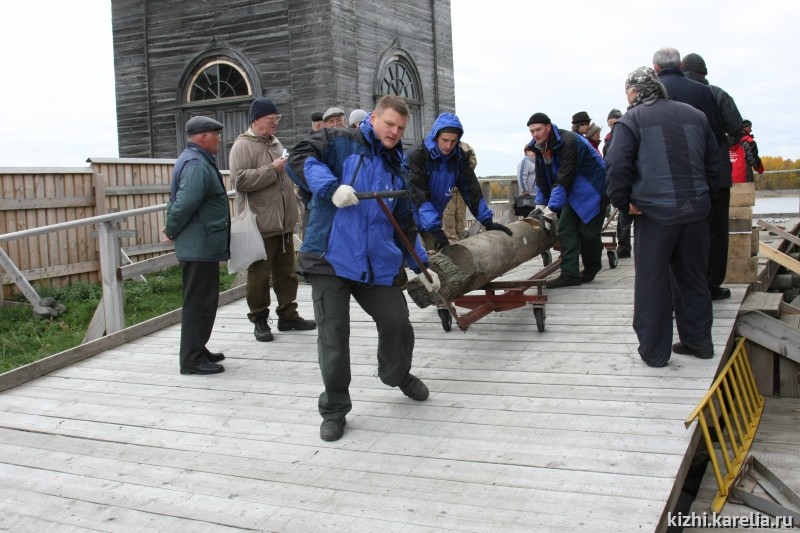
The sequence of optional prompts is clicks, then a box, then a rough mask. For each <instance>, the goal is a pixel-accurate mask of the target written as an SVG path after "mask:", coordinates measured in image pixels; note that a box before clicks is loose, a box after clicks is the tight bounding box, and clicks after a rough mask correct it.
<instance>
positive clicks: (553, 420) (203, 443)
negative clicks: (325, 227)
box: [0, 259, 745, 533]
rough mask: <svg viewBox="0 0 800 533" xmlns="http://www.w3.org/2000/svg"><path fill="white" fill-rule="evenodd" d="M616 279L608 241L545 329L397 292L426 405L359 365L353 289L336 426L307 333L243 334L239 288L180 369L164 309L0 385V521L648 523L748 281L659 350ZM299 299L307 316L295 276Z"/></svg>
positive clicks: (657, 512) (300, 527)
mask: <svg viewBox="0 0 800 533" xmlns="http://www.w3.org/2000/svg"><path fill="white" fill-rule="evenodd" d="M540 268H541V263H540V262H539V260H538V259H536V260H534V261H531V262H529V263H528V264H526V265H523V266H522V267H520V268H519V269H517V270H515V271H514V272H512V273H510V274H508V275H507V276H505V278H506V279H524V278H527V277H528V276H530V275H531V274H532V273H533V272H535V271H537V270H538V269H540ZM632 287H633V260H632V259H621V260H620V262H619V267H618V268H616V269H613V270H610V269H608V267H607V265H605V266H604V270H603V271H602V272H601V273H600V274H599V275H598V277H597V279H596V280H595V282H593V283H591V284H587V285H584V286H581V287H570V288H565V289H557V290H553V291H550V292H549V295H548V297H549V301H548V304H547V308H546V312H547V322H546V331H544V332H543V333H540V332H538V331H537V329H536V325H535V321H534V317H533V313H532V312H531V310H530V308H521V309H517V310H513V311H507V312H504V313H499V314H492V315H489V316H487V317H486V318H484V319H483V320H481V321H479V322H477V323H476V324H474V325H473V326H472V327H471V328H470V330H469V331H468V332H467V333H462V332H460V331H458V330H456V329H454V331H451V332H449V333H445V332H444V331H443V330H442V327H441V323H440V321H439V318H438V316H437V314H436V310H435V309H424V310H422V309H419V308H417V307H416V306H414V305H413V303H412V304H410V309H411V317H412V321H413V323H414V328H415V331H416V337H417V340H416V349H415V355H414V368H413V372H414V373H415V374H416V375H418V376H419V377H421V378H422V379H423V380H424V381H425V382H426V383H427V385H428V386H429V387H430V390H431V395H430V398H429V400H428V401H426V402H423V403H416V402H413V401H412V400H410V399H408V398H406V397H405V396H403V394H402V393H401V392H400V391H399V390H398V389H390V388H388V387H386V386H384V385H383V384H382V383H381V382H380V380H379V379H378V378H377V377H376V371H377V369H376V359H375V345H376V333H375V329H374V325H373V323H372V322H371V321H370V320H369V318H368V317H367V316H366V315H365V314H364V313H363V312H362V311H361V309H360V308H359V307H358V306H357V305H355V304H354V305H353V313H352V316H353V323H352V331H351V335H352V337H351V346H352V371H353V382H352V386H351V393H352V397H353V400H354V402H353V403H354V405H353V411H352V412H351V413H350V415H349V416H348V424H347V427H346V431H345V435H344V437H343V438H342V439H341V440H340V441H337V442H333V443H326V442H323V441H321V440H320V439H319V423H320V421H321V420H320V418H319V415H318V413H317V406H316V402H317V396H318V395H319V393H320V392H321V379H320V376H319V370H318V365H317V362H316V357H317V356H316V335H315V333H314V332H292V333H281V332H277V331H276V337H275V341H274V342H271V343H259V342H256V341H255V339H254V338H253V335H252V325H251V324H250V323H249V322H248V321H247V319H246V316H245V314H246V303H245V301H244V300H238V301H236V302H234V303H232V304H229V305H227V306H224V307H222V308H221V309H220V312H219V314H218V317H217V323H216V327H215V330H214V333H213V336H212V339H211V342H210V343H209V348H211V349H212V350H215V351H216V350H222V351H224V352H225V354H226V355H227V360H226V361H225V367H226V372H225V373H223V374H219V375H214V376H207V377H205V376H204V377H201V376H181V375H179V374H178V356H177V346H178V340H179V335H180V326H179V325H176V326H171V327H169V328H166V329H163V330H161V331H159V332H156V333H153V334H150V335H148V336H145V337H142V338H140V339H138V340H136V341H134V342H130V343H127V344H124V345H122V346H119V347H118V348H114V349H110V350H107V351H105V352H103V353H101V354H100V355H97V356H94V357H91V358H89V359H86V360H84V361H81V362H78V363H75V364H73V365H70V366H68V367H65V368H62V369H60V370H57V371H54V372H52V373H50V374H48V375H46V376H43V377H40V378H38V379H35V380H32V381H30V382H28V383H25V384H23V385H19V386H17V387H14V388H11V389H9V390H6V391H3V392H1V393H0V531H14V532H18V531H37V532H39V531H43V530H48V529H50V530H54V531H59V532H60V531H88V530H98V531H145V530H147V531H187V532H202V531H241V530H255V531H281V532H303V533H307V532H314V531H323V530H328V531H340V532H342V531H347V532H375V531H399V532H416V531H492V532H497V531H502V532H506V531H541V532H562V531H563V532H569V533H574V532H578V531H587V532H589V531H591V532H603V531H607V532H615V533H616V532H628V531H654V530H658V529H659V527H660V524H661V523H662V522H661V521H662V516H664V515H666V511H667V510H668V508H669V506H670V505H671V503H672V500H673V499H674V498H675V497H676V493H677V492H678V491H679V490H680V486H679V485H680V481H681V480H682V479H683V476H684V475H685V470H686V468H687V467H688V464H689V462H690V460H691V456H692V454H693V452H694V445H695V443H696V438H695V437H694V435H695V432H694V427H692V428H690V429H689V430H687V429H685V428H684V425H683V421H684V419H685V418H686V417H687V416H688V415H689V413H690V412H691V410H692V409H693V408H694V406H695V405H696V403H697V402H698V401H699V400H700V399H701V398H702V397H703V395H704V393H705V392H706V390H707V389H708V386H709V385H710V384H711V382H712V381H713V377H714V375H715V373H716V371H717V369H718V367H719V366H720V356H719V354H721V353H722V352H723V351H724V350H725V347H726V345H727V344H729V341H730V340H731V337H732V333H733V325H734V321H735V318H736V313H737V309H738V307H739V305H740V303H741V301H742V299H743V298H744V294H745V286H734V287H733V297H732V298H731V299H729V300H725V301H721V302H715V303H714V330H713V332H714V342H715V350H716V353H717V354H718V355H717V357H715V358H714V359H712V360H700V359H696V358H693V357H686V356H680V355H673V357H672V360H671V362H670V365H669V366H668V367H666V368H662V369H653V368H649V367H647V366H646V365H645V364H644V363H642V362H641V360H640V358H639V356H638V354H637V352H636V348H637V341H636V336H635V334H634V332H633V330H632V328H631V317H632V312H633V294H632ZM298 300H299V302H300V311H301V314H303V315H304V316H305V317H311V316H312V314H313V313H312V310H311V303H310V286H308V285H301V287H300V294H299V297H298ZM273 329H276V328H273ZM676 340H677V336H676ZM676 480H677V482H678V483H677V486H676Z"/></svg>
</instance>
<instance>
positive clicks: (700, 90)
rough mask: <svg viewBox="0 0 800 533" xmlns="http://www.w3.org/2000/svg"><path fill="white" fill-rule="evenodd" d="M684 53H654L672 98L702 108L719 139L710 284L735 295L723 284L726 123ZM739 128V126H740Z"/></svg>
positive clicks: (715, 295) (716, 295)
mask: <svg viewBox="0 0 800 533" xmlns="http://www.w3.org/2000/svg"><path fill="white" fill-rule="evenodd" d="M680 66H681V55H680V54H679V53H678V51H677V50H675V49H674V48H661V49H659V50H658V51H656V53H655V54H653V68H654V69H655V71H656V73H658V78H659V80H660V81H661V83H663V84H664V87H666V88H667V94H668V95H669V98H670V99H672V100H677V101H679V102H683V103H686V104H689V105H690V106H692V107H694V108H695V109H699V110H700V111H702V112H703V114H704V115H705V116H706V118H707V119H708V122H709V123H710V124H711V131H712V133H713V134H714V138H715V139H716V141H717V146H718V147H719V149H718V152H719V154H718V159H719V164H720V168H721V173H720V184H719V189H718V192H717V194H716V196H715V197H714V198H712V206H711V213H710V215H709V217H710V218H709V226H710V228H711V248H710V250H709V258H708V273H707V277H708V288H709V290H710V291H711V298H712V299H714V300H722V299H723V298H728V297H730V295H731V291H730V290H729V289H723V288H722V287H721V285H722V282H723V281H724V280H725V272H726V270H727V269H728V206H729V204H730V196H731V188H730V187H731V166H730V156H729V155H728V138H727V137H726V135H725V128H724V127H723V125H722V119H721V117H720V112H719V107H718V105H717V99H716V98H715V96H714V93H713V92H712V91H711V89H710V88H709V87H708V86H706V85H703V84H702V83H698V82H696V81H692V80H690V79H689V78H687V77H686V76H684V74H683V71H681V68H680ZM737 130H738V128H737Z"/></svg>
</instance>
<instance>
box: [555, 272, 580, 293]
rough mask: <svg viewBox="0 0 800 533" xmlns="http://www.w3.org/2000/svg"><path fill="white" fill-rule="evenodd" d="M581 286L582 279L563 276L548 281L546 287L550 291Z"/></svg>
mask: <svg viewBox="0 0 800 533" xmlns="http://www.w3.org/2000/svg"><path fill="white" fill-rule="evenodd" d="M580 284H581V279H580V278H573V277H572V276H567V275H566V274H561V275H560V276H558V277H557V278H552V279H548V280H547V283H546V287H547V288H548V289H558V288H560V287H574V286H575V285H580Z"/></svg>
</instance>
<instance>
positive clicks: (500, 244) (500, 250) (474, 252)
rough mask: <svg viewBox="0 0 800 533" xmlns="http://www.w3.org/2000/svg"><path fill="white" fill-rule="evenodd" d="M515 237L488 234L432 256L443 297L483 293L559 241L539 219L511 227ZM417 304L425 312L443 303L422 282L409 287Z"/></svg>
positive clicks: (498, 233)
mask: <svg viewBox="0 0 800 533" xmlns="http://www.w3.org/2000/svg"><path fill="white" fill-rule="evenodd" d="M508 229H510V230H511V232H512V236H510V237H509V236H508V235H506V234H505V233H503V232H501V231H485V232H481V233H478V234H477V235H475V236H474V237H470V238H468V239H464V240H461V241H458V242H455V243H452V244H450V245H448V246H445V247H444V248H442V249H441V250H440V251H439V253H436V254H431V256H430V258H429V259H430V260H429V265H430V266H429V268H430V269H431V270H433V271H434V272H436V275H437V276H439V281H440V282H441V288H440V289H439V293H440V294H441V295H442V296H444V297H445V298H446V299H448V300H452V299H453V298H456V297H458V296H461V295H463V294H466V293H468V292H469V291H472V290H475V289H479V288H481V287H482V286H484V285H486V284H487V283H489V282H490V281H492V280H493V279H495V278H497V277H499V276H502V275H503V274H505V273H506V272H508V271H509V270H511V269H513V268H515V267H517V266H519V265H521V264H522V263H524V262H525V261H528V260H530V259H532V258H534V257H536V256H537V255H539V254H541V253H542V252H545V251H547V250H548V249H550V248H551V247H552V246H553V245H554V244H555V243H556V240H557V239H556V238H555V237H552V236H549V235H548V234H547V233H546V232H545V231H544V230H543V229H541V228H540V227H539V222H538V221H537V220H535V219H525V220H521V221H519V222H512V223H511V224H508ZM406 288H407V289H408V294H409V296H411V299H412V300H414V303H415V304H417V305H418V306H419V307H421V308H423V309H424V308H425V307H428V306H429V305H436V304H438V303H439V302H440V300H439V298H438V297H437V296H436V294H432V293H429V292H428V291H427V289H425V287H424V286H423V285H422V282H420V281H419V280H418V279H414V280H411V281H410V282H409V283H408V285H407V286H406Z"/></svg>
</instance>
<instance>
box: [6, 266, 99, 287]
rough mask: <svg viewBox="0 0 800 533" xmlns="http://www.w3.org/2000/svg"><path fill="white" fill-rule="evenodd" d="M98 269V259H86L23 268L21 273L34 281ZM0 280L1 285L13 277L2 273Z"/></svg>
mask: <svg viewBox="0 0 800 533" xmlns="http://www.w3.org/2000/svg"><path fill="white" fill-rule="evenodd" d="M99 269H100V263H99V262H98V261H86V262H84V263H73V264H71V265H57V266H49V267H44V268H33V269H31V270H23V271H22V275H23V276H24V277H25V279H27V280H28V281H36V280H38V279H48V278H58V277H61V276H71V275H73V274H85V273H86V272H97V271H98V270H99ZM0 282H2V284H3V285H7V284H9V283H14V279H13V278H12V277H11V275H9V274H3V275H2V276H0Z"/></svg>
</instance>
